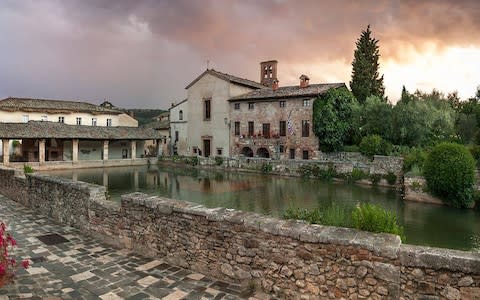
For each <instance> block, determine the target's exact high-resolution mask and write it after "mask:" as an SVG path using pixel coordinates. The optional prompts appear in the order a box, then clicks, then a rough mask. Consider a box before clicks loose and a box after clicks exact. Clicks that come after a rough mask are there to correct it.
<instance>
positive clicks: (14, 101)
mask: <svg viewBox="0 0 480 300" xmlns="http://www.w3.org/2000/svg"><path fill="white" fill-rule="evenodd" d="M0 110H3V111H10V112H12V111H24V112H48V113H67V114H68V113H73V112H85V113H91V114H111V115H118V114H122V113H124V112H123V111H120V110H117V109H112V108H106V107H102V106H100V105H95V104H91V103H87V102H77V101H65V100H50V99H32V98H13V97H9V98H5V99H3V100H0Z"/></svg>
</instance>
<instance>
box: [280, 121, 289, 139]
mask: <svg viewBox="0 0 480 300" xmlns="http://www.w3.org/2000/svg"><path fill="white" fill-rule="evenodd" d="M279 131H280V136H286V135H287V121H280V130H279Z"/></svg>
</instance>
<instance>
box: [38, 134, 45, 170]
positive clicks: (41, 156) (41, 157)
mask: <svg viewBox="0 0 480 300" xmlns="http://www.w3.org/2000/svg"><path fill="white" fill-rule="evenodd" d="M38 162H39V163H40V164H43V163H45V139H39V140H38Z"/></svg>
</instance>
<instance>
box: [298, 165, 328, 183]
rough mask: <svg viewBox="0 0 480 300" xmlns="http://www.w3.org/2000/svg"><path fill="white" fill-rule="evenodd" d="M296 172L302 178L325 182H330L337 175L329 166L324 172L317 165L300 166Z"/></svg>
mask: <svg viewBox="0 0 480 300" xmlns="http://www.w3.org/2000/svg"><path fill="white" fill-rule="evenodd" d="M297 172H298V173H299V174H300V176H302V177H303V178H310V177H315V178H319V179H322V180H327V181H330V180H332V179H333V178H334V177H335V176H336V175H337V172H336V170H335V167H334V166H332V165H329V166H328V169H326V170H325V169H322V168H321V167H320V165H319V164H304V165H301V166H300V167H299V168H298V170H297Z"/></svg>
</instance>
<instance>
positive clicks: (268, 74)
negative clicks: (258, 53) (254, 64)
mask: <svg viewBox="0 0 480 300" xmlns="http://www.w3.org/2000/svg"><path fill="white" fill-rule="evenodd" d="M277 64H278V61H276V60H269V61H263V62H261V63H260V83H261V84H263V85H264V86H268V87H272V85H273V83H274V81H276V82H278V78H277Z"/></svg>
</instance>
